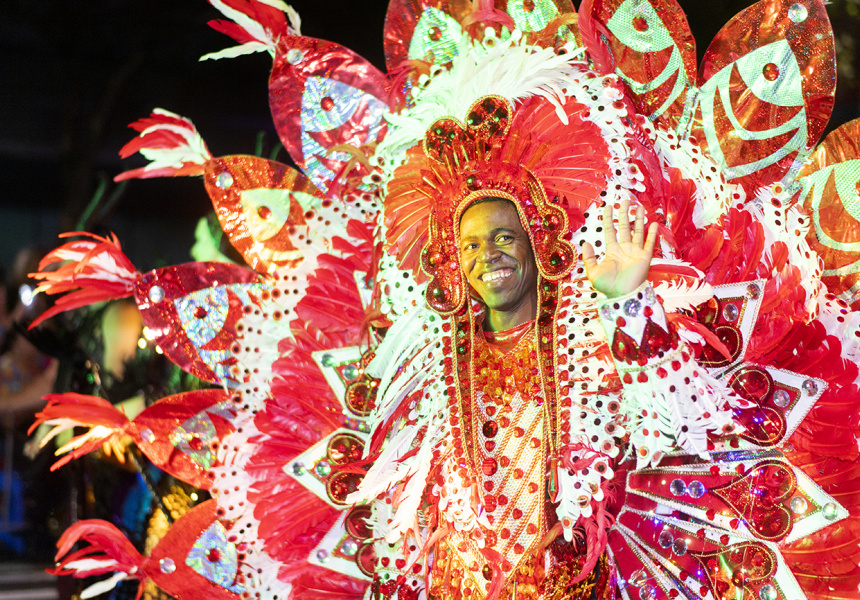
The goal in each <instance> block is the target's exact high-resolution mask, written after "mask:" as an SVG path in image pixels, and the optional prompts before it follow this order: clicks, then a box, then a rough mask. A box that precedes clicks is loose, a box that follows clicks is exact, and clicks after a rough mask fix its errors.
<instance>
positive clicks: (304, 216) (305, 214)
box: [205, 156, 342, 273]
mask: <svg viewBox="0 0 860 600" xmlns="http://www.w3.org/2000/svg"><path fill="white" fill-rule="evenodd" d="M205 181H206V191H207V192H208V193H209V196H210V197H211V198H212V203H213V204H214V206H215V214H216V215H218V220H219V222H220V223H221V227H222V228H223V229H224V232H225V233H226V234H227V237H228V238H229V239H230V243H231V244H233V246H234V247H235V248H236V249H237V250H238V251H239V252H240V253H241V254H242V256H243V257H244V259H245V260H246V261H247V263H248V264H249V265H250V266H251V267H252V268H253V269H255V270H256V271H258V272H260V273H272V272H274V271H276V270H278V269H294V268H296V267H298V266H299V265H300V264H301V263H302V262H305V261H306V255H307V254H308V253H309V252H317V253H318V252H319V251H320V250H319V249H318V248H309V247H308V244H307V242H308V241H309V240H308V239H307V234H308V228H309V226H310V225H311V224H312V223H313V222H314V221H315V217H316V216H317V215H316V213H317V212H318V211H319V210H320V209H322V208H324V209H329V208H330V206H331V204H332V201H331V200H326V198H325V196H324V195H323V193H322V192H320V191H319V189H318V188H317V187H316V186H315V185H314V184H312V183H311V182H310V181H309V180H308V179H307V178H306V177H305V176H304V175H302V174H301V173H299V172H298V171H296V170H295V169H292V168H290V167H288V166H287V165H283V164H281V163H277V162H274V161H270V160H265V159H262V158H257V157H254V156H227V157H223V158H218V159H214V160H212V161H210V162H209V163H208V164H207V166H206V172H205ZM341 214H342V213H341V212H340V211H339V212H337V213H335V212H334V211H333V210H328V211H327V215H326V218H327V219H337V218H338V217H339V216H340V215H341Z"/></svg>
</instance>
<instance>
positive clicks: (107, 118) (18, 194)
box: [0, 0, 860, 270]
mask: <svg viewBox="0 0 860 600" xmlns="http://www.w3.org/2000/svg"><path fill="white" fill-rule="evenodd" d="M680 3H681V5H682V6H683V8H684V9H685V11H686V12H687V15H688V18H689V21H690V25H691V28H692V30H693V32H694V33H695V35H696V39H697V40H698V52H699V56H700V57H701V55H702V53H703V52H704V50H705V49H706V48H707V45H708V43H709V42H710V40H711V39H712V38H713V36H714V35H715V34H716V33H717V31H718V30H719V28H720V27H721V26H722V25H723V24H724V23H725V22H726V21H727V20H728V19H730V18H731V17H732V16H733V15H734V14H736V13H737V12H738V11H740V10H742V9H743V8H745V7H746V6H749V5H750V4H752V2H751V1H743V0H727V1H722V2H721V1H719V0H681V2H680ZM292 4H293V6H294V7H295V8H296V9H297V10H298V11H299V14H300V15H301V16H302V33H303V34H304V35H308V36H313V37H321V38H326V39H330V40H333V41H336V42H339V43H342V44H344V45H346V46H348V47H350V48H352V49H353V50H355V51H357V52H358V53H359V54H361V55H363V56H364V57H366V58H368V59H369V60H370V61H371V62H372V63H373V64H375V65H376V66H378V67H380V68H383V67H384V65H383V55H382V28H383V23H384V19H385V10H386V5H387V2H385V1H384V0H355V1H347V0H295V1H293V2H292ZM575 4H577V5H578V1H577V2H575ZM828 11H829V14H830V19H831V22H832V23H833V26H834V29H835V33H836V39H837V52H838V55H839V61H840V71H839V83H838V87H837V99H836V102H837V103H836V108H835V110H834V112H833V117H832V118H831V123H830V127H829V128H828V131H829V130H831V129H833V128H835V127H836V126H838V125H840V124H842V123H844V122H847V121H849V120H851V119H853V118H856V117H858V116H860V88H858V84H857V80H856V77H855V74H854V70H855V68H860V65H858V62H857V58H858V54H860V53H858V48H855V44H856V43H860V42H858V41H855V40H860V33H858V34H857V36H858V37H857V38H855V37H853V35H854V34H855V33H857V32H860V0H836V1H835V2H833V3H832V4H831V5H830V6H829V7H828ZM217 18H221V15H220V13H219V12H218V11H216V10H215V9H214V8H213V7H211V6H210V5H209V4H208V3H207V2H205V0H138V1H132V0H43V1H35V0H5V2H3V3H2V4H0V57H2V58H0V170H2V173H3V180H4V185H3V186H2V187H0V266H3V267H5V266H7V265H8V264H9V261H10V260H11V259H12V256H13V255H14V253H15V251H16V250H17V249H18V248H20V247H22V246H25V245H28V244H33V243H38V244H42V245H43V246H45V247H46V248H49V247H51V246H53V245H54V244H55V243H56V235H57V234H58V233H60V232H61V231H63V230H69V229H73V228H74V227H75V226H76V225H77V223H78V221H79V219H80V217H81V215H82V214H83V212H84V210H85V209H86V207H87V205H89V204H90V201H91V200H92V199H93V197H94V195H95V194H96V192H97V190H99V189H100V188H103V195H102V196H101V200H100V202H99V203H98V205H97V207H96V209H95V211H94V213H93V216H92V217H91V218H90V220H89V221H88V223H87V226H88V228H89V229H91V230H92V229H94V228H100V229H99V230H100V231H106V230H112V231H115V232H116V233H117V235H118V236H119V237H120V239H121V241H122V242H123V245H124V248H125V250H126V252H127V253H128V254H129V256H130V257H131V259H132V260H133V262H134V263H135V265H136V266H137V267H138V268H139V269H143V270H145V269H150V268H153V267H155V266H158V265H160V264H164V263H165V262H166V263H178V262H185V261H187V260H190V259H189V256H188V250H189V248H190V247H191V244H192V243H193V230H194V225H195V222H196V221H197V219H199V218H200V217H202V216H205V215H206V214H207V213H209V212H210V211H211V208H212V207H211V204H210V202H209V199H208V197H207V196H206V193H205V191H204V189H203V185H202V184H201V182H200V181H199V180H198V179H194V178H177V179H150V180H144V181H139V180H132V181H131V182H129V184H128V185H127V186H125V187H124V188H119V187H118V186H116V185H115V184H113V183H112V178H113V176H114V175H116V174H117V173H119V172H120V171H123V170H126V169H128V168H132V167H136V166H141V165H142V164H143V161H142V159H137V158H135V159H129V160H127V161H121V160H120V159H119V157H118V155H117V151H118V150H119V148H120V147H121V146H122V145H123V144H124V143H125V142H127V141H128V140H129V139H131V138H132V136H133V134H134V132H132V131H131V130H129V129H127V128H126V126H127V125H128V123H130V122H132V121H135V120H137V119H138V118H141V117H144V116H147V115H148V114H149V113H150V111H151V110H152V109H153V108H155V107H162V108H165V109H167V110H170V111H173V112H176V113H178V114H180V115H183V116H185V117H188V118H190V119H191V120H192V121H193V122H194V124H195V125H196V126H197V128H198V130H199V131H200V133H201V135H202V136H203V139H204V140H205V141H206V142H207V144H208V146H209V149H210V150H211V152H212V153H213V154H214V155H215V156H219V155H225V154H239V153H255V152H256V151H257V149H258V148H262V150H263V153H264V155H266V156H268V155H269V154H270V153H271V151H272V150H273V149H274V148H275V147H276V145H277V137H276V135H275V132H274V128H273V127H272V123H271V118H270V116H269V110H268V103H267V90H266V86H267V79H268V72H269V69H270V67H271V59H270V57H269V55H268V54H265V53H259V54H254V55H251V56H244V57H239V58H235V59H225V60H220V61H214V62H213V61H206V62H202V63H201V62H198V58H199V57H200V56H201V55H203V54H206V53H208V52H214V51H218V50H221V49H222V48H226V47H228V46H232V45H235V43H234V42H233V40H231V39H230V38H228V37H226V36H224V35H222V34H220V33H217V32H215V31H214V30H212V29H210V28H209V27H208V26H207V25H206V23H207V21H209V20H212V19H217ZM277 158H278V159H279V160H282V161H286V160H287V159H286V155H285V153H284V152H283V150H281V153H280V154H279V155H278V157H277Z"/></svg>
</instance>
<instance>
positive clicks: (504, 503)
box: [499, 494, 508, 506]
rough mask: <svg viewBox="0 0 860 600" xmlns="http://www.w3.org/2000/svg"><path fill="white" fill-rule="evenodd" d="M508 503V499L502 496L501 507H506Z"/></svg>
mask: <svg viewBox="0 0 860 600" xmlns="http://www.w3.org/2000/svg"><path fill="white" fill-rule="evenodd" d="M507 503H508V497H507V496H505V495H504V494H502V495H501V496H499V506H505V505H506V504H507Z"/></svg>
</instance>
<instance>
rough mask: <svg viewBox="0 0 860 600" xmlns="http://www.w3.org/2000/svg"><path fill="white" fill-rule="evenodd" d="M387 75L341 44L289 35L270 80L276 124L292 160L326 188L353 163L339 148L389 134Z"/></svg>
mask: <svg viewBox="0 0 860 600" xmlns="http://www.w3.org/2000/svg"><path fill="white" fill-rule="evenodd" d="M386 93H387V90H386V83H385V76H384V75H383V74H382V73H381V72H380V71H379V70H378V69H376V68H375V67H374V66H373V65H371V64H370V63H369V62H368V61H366V60H365V59H363V58H362V57H360V56H359V55H357V54H356V53H354V52H352V51H351V50H348V49H347V48H344V47H343V46H341V45H339V44H335V43H332V42H327V41H324V40H318V39H314V38H309V37H300V36H284V37H282V38H281V40H280V42H279V43H278V48H277V52H276V54H275V63H274V66H273V67H272V74H271V77H270V78H269V105H270V108H271V110H272V117H273V119H274V122H275V128H276V129H277V131H278V135H279V136H280V138H281V141H282V142H283V144H284V147H285V148H286V149H287V151H288V152H289V153H290V156H291V157H292V159H293V160H294V161H295V162H296V164H297V165H298V166H299V167H300V168H301V169H302V170H303V171H304V173H305V175H307V176H308V178H309V179H310V180H311V181H312V182H313V183H314V184H315V185H316V186H317V187H318V188H320V189H321V190H323V191H327V190H328V189H329V187H330V185H331V184H332V182H333V181H335V180H336V179H338V178H340V177H341V176H342V175H344V174H345V173H343V171H344V170H345V168H346V167H347V165H348V164H349V163H350V158H351V155H350V154H349V153H347V152H343V151H342V150H339V149H338V147H340V146H343V145H349V146H352V147H354V148H356V149H361V148H362V147H364V146H368V145H373V144H376V143H377V142H378V141H379V140H381V139H382V136H383V135H384V134H385V119H384V116H385V114H386V112H387V111H388V105H387V101H386V98H387V95H386Z"/></svg>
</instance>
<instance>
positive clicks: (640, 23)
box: [633, 16, 648, 31]
mask: <svg viewBox="0 0 860 600" xmlns="http://www.w3.org/2000/svg"><path fill="white" fill-rule="evenodd" d="M633 29H635V30H636V31H648V21H646V20H645V17H641V16H637V17H633Z"/></svg>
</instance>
